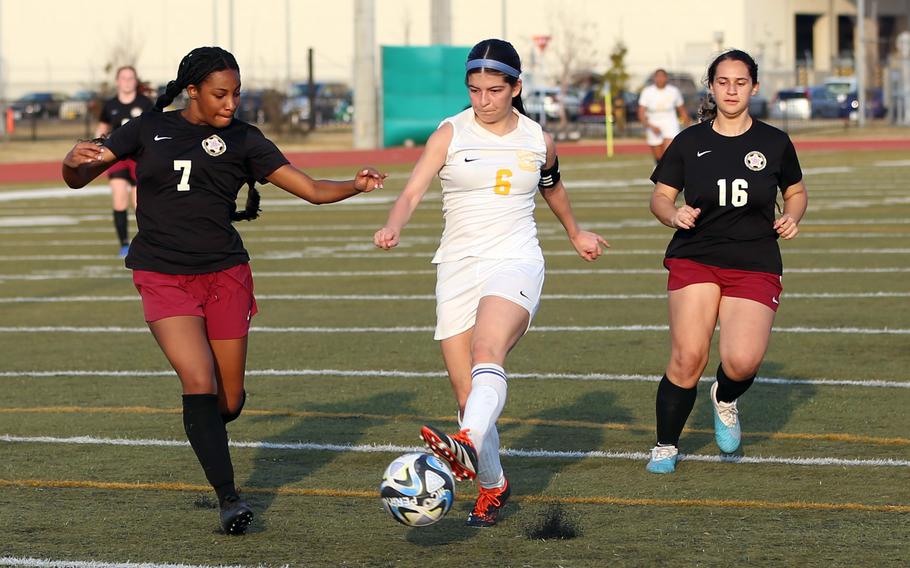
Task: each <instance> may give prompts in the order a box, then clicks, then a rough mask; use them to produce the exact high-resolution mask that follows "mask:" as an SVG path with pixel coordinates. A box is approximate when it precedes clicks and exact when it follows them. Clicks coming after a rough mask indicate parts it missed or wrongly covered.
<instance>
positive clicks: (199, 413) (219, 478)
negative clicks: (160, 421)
mask: <svg viewBox="0 0 910 568" xmlns="http://www.w3.org/2000/svg"><path fill="white" fill-rule="evenodd" d="M183 428H184V430H185V431H186V437H187V439H189V441H190V445H191V446H192V447H193V451H194V452H196V457H197V458H198V459H199V463H200V465H202V470H203V471H204V472H205V477H206V479H208V480H209V483H210V484H211V485H212V487H213V488H214V489H215V493H217V494H218V502H219V504H220V503H223V502H224V500H225V499H226V498H227V497H230V496H236V495H237V489H236V488H235V487H234V466H233V465H232V464H231V453H230V451H229V450H228V439H227V431H226V430H225V429H224V421H223V420H222V418H221V414H220V413H219V412H218V397H217V396H216V395H214V394H185V395H183Z"/></svg>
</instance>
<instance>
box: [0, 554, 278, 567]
mask: <svg viewBox="0 0 910 568" xmlns="http://www.w3.org/2000/svg"><path fill="white" fill-rule="evenodd" d="M0 566H23V567H26V568H264V565H263V564H259V565H257V566H242V565H240V564H167V563H158V562H101V561H98V560H50V559H47V558H22V557H14V556H2V557H0Z"/></svg>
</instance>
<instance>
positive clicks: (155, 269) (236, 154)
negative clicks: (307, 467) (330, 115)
mask: <svg viewBox="0 0 910 568" xmlns="http://www.w3.org/2000/svg"><path fill="white" fill-rule="evenodd" d="M184 89H185V90H186V92H187V95H189V103H188V105H187V107H186V108H185V109H182V110H176V111H170V112H147V113H143V114H142V115H141V116H139V117H137V118H134V119H132V120H130V121H129V122H128V123H127V124H124V125H123V126H122V127H120V128H118V129H117V130H115V131H114V132H113V133H112V134H111V136H110V138H108V139H107V140H105V141H104V143H103V145H102V146H98V145H96V144H94V143H86V142H80V143H79V144H76V146H75V147H73V149H72V150H70V152H69V153H68V154H67V155H66V158H64V160H63V178H64V180H65V181H66V183H67V185H69V186H70V187H73V188H80V187H83V186H84V185H86V184H87V183H89V182H90V181H92V180H93V179H95V177H97V176H98V175H100V174H101V173H102V172H103V171H104V170H105V169H106V168H107V167H108V166H109V165H110V164H112V163H114V162H115V161H117V160H121V159H127V158H134V159H135V160H136V162H137V163H138V165H139V167H138V172H139V186H140V187H141V188H142V198H141V199H140V200H139V208H138V210H137V212H136V215H137V220H138V226H139V230H138V233H137V234H136V237H135V238H134V239H133V242H132V243H131V244H130V249H129V254H128V255H127V257H126V265H127V267H128V268H131V269H133V282H134V284H135V285H136V288H137V289H138V290H139V294H140V296H141V297H142V305H143V311H144V312H145V319H146V321H147V322H148V325H149V328H150V329H151V331H152V334H153V335H154V337H155V339H156V341H157V342H158V345H159V346H160V347H161V350H162V351H163V352H164V354H165V356H166V357H167V359H168V361H169V362H170V363H171V365H172V366H173V368H174V370H175V371H176V372H177V376H178V377H179V378H180V382H181V384H182V386H183V422H184V429H185V431H186V435H187V438H188V439H189V441H190V445H191V446H192V448H193V451H194V452H195V453H196V456H197V458H198V459H199V462H200V464H201V465H202V468H203V470H204V472H205V476H206V478H207V479H208V481H209V483H210V484H211V485H212V487H213V488H214V489H215V492H216V493H217V495H218V500H219V504H220V507H221V526H222V528H223V530H224V532H225V533H227V534H242V533H243V532H245V530H246V528H247V526H248V525H249V523H250V522H251V521H252V518H253V511H252V509H251V508H250V507H249V506H248V505H247V504H246V503H245V502H244V501H242V500H241V499H240V497H239V495H238V492H237V489H236V487H235V485H234V470H233V464H232V463H231V456H230V452H229V450H228V441H227V431H226V429H225V425H226V424H227V423H228V422H230V421H232V420H234V419H236V418H237V417H238V416H239V415H240V411H241V409H242V408H243V404H244V402H245V400H246V391H245V390H244V374H245V370H246V350H247V334H248V332H249V327H250V318H251V317H252V316H253V315H254V314H255V313H256V311H257V307H256V301H255V298H254V297H253V282H252V275H251V273H250V269H249V265H248V262H249V255H248V254H247V252H246V250H245V249H244V247H243V243H242V241H241V239H240V234H239V233H238V232H237V230H236V229H235V228H234V227H233V225H232V224H231V221H232V220H236V219H252V218H255V217H256V214H257V213H258V203H259V200H258V192H257V191H256V189H255V187H254V184H255V182H256V181H260V182H263V181H267V182H271V183H273V184H275V185H277V186H278V187H280V188H282V189H284V190H285V191H287V192H289V193H292V194H294V195H296V196H298V197H300V198H302V199H305V200H307V201H309V202H311V203H331V202H335V201H341V200H342V199H346V198H348V197H351V196H353V195H356V194H358V193H362V192H368V191H372V190H373V189H376V188H381V187H382V183H383V180H384V179H385V175H383V174H380V173H379V172H378V171H376V170H375V169H372V168H363V169H361V170H359V171H358V172H357V175H356V176H355V178H354V179H353V180H348V181H329V180H314V179H312V178H310V177H309V176H307V175H306V174H305V173H303V172H301V171H300V170H298V169H296V168H294V167H293V166H291V165H290V164H289V162H288V160H287V158H285V157H284V155H283V154H282V153H281V152H280V151H279V150H278V148H276V147H275V145H274V144H273V143H272V142H271V141H270V140H268V139H267V138H265V137H264V136H263V135H262V133H261V132H260V131H259V130H258V129H257V128H256V127H254V126H252V125H249V124H247V123H245V122H242V121H240V120H235V119H234V112H235V111H236V110H237V104H238V102H239V98H240V68H239V66H238V65H237V61H236V60H235V59H234V56H233V55H231V54H230V53H228V52H227V51H225V50H223V49H220V48H217V47H201V48H197V49H194V50H193V51H191V52H190V53H189V54H188V55H187V56H186V57H184V58H183V60H182V61H181V62H180V67H179V69H178V72H177V78H176V80H174V81H171V82H170V83H168V86H167V90H166V91H165V93H164V94H163V95H161V96H160V97H159V98H158V101H157V102H156V104H155V110H156V111H161V109H163V108H164V107H166V106H168V105H169V104H170V103H171V102H172V101H173V100H174V98H175V97H176V96H177V95H178V94H180V92H181V91H182V90H184ZM245 183H248V184H249V186H250V190H249V191H250V195H249V198H248V200H247V209H246V211H243V212H238V211H235V205H234V204H235V201H236V198H237V194H238V192H239V190H240V188H241V187H242V186H243V185H244V184H245Z"/></svg>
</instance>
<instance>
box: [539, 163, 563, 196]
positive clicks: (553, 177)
mask: <svg viewBox="0 0 910 568" xmlns="http://www.w3.org/2000/svg"><path fill="white" fill-rule="evenodd" d="M557 183H559V156H556V159H555V160H553V165H552V166H550V167H549V168H543V169H541V170H540V182H539V183H538V184H537V186H538V187H540V188H542V189H550V188H551V187H554V186H555V185H556V184H557Z"/></svg>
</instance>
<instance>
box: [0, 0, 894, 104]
mask: <svg viewBox="0 0 910 568" xmlns="http://www.w3.org/2000/svg"><path fill="white" fill-rule="evenodd" d="M434 2H438V3H439V4H440V5H446V4H449V5H450V6H451V28H450V30H451V31H450V37H451V42H452V43H453V44H461V45H471V44H473V43H475V42H477V41H479V40H481V39H484V38H487V37H503V36H504V37H505V38H506V39H508V40H509V41H511V42H512V43H513V44H514V45H515V46H516V48H518V50H519V52H520V53H521V54H522V57H523V58H524V60H525V68H526V69H527V70H531V67H532V65H533V64H537V68H536V69H537V73H536V78H535V79H536V80H537V81H538V82H549V83H555V81H556V77H555V76H556V75H557V74H558V73H557V72H558V71H559V70H560V69H562V68H564V67H566V66H567V65H569V66H575V67H582V66H590V67H591V68H592V69H593V70H594V71H598V72H602V71H604V70H606V68H607V66H608V58H607V55H608V54H609V52H610V50H611V49H612V48H613V46H614V45H615V44H616V42H617V41H622V42H624V43H625V44H626V46H627V47H628V50H629V51H628V55H627V58H626V63H627V69H628V71H629V72H630V73H631V75H632V80H631V85H632V86H633V87H637V86H638V85H640V84H641V82H642V81H643V80H644V78H645V77H646V76H647V75H649V74H650V73H651V72H652V71H653V70H654V69H655V68H656V67H664V68H666V69H668V70H671V71H682V72H688V73H690V74H692V75H693V77H694V78H695V79H696V80H701V79H702V78H703V75H704V72H705V67H706V65H707V63H708V62H709V61H710V58H711V57H712V54H714V53H716V52H717V51H718V50H720V49H722V48H726V47H738V48H741V49H744V50H746V51H748V52H750V53H751V54H753V56H755V58H756V59H757V60H758V62H759V66H760V73H761V77H760V78H761V79H762V82H763V83H764V90H765V92H766V93H768V94H769V95H770V94H773V92H774V91H775V90H776V89H777V88H779V87H782V86H792V85H794V84H797V83H801V82H807V81H815V80H817V79H819V78H820V77H822V76H826V75H828V74H832V73H835V72H838V71H840V72H848V71H849V69H852V66H853V63H852V54H853V53H854V51H855V43H856V38H855V34H854V29H855V26H854V23H855V17H856V2H855V1H851V0H723V1H722V0H649V1H639V2H630V1H625V0H601V1H598V0H445V1H441V0H375V14H376V40H377V43H378V44H380V45H407V44H410V45H424V44H427V43H428V42H429V41H430V34H431V26H430V13H431V7H432V6H433V4H434ZM866 6H867V12H868V13H867V15H866V16H867V17H866V20H865V21H866V36H867V38H868V40H869V41H867V54H868V55H867V56H868V58H869V65H867V68H869V69H870V70H872V71H871V72H870V79H871V80H872V81H873V82H874V81H875V79H876V77H875V69H876V64H877V62H878V61H879V60H880V59H883V58H884V57H885V56H887V55H888V53H889V52H891V51H893V49H894V38H895V37H896V35H897V33H899V32H900V31H903V30H906V29H908V26H910V22H908V15H910V0H866ZM353 12H354V0H334V1H330V2H327V1H325V0H198V1H195V2H186V1H184V0H153V1H139V0H119V1H118V2H108V3H100V4H99V3H88V2H73V1H72V0H0V89H2V92H0V96H3V95H5V96H6V97H10V98H12V97H16V96H18V95H21V94H22V93H24V92H26V91H35V90H54V91H63V92H73V91H75V90H78V89H83V88H90V87H96V86H97V85H98V84H99V83H101V82H102V81H106V80H107V81H110V79H111V77H110V75H111V74H112V73H111V71H110V69H109V67H110V66H111V65H113V66H116V65H117V64H120V63H123V62H124V61H125V60H133V59H134V60H135V64H136V66H137V68H138V69H139V72H140V75H141V76H142V77H143V78H144V79H145V80H148V81H149V82H150V83H152V84H161V83H164V82H166V81H168V80H170V79H172V78H173V77H174V75H175V74H176V68H177V64H178V62H179V61H180V58H181V57H182V56H183V55H184V54H185V53H186V52H187V51H189V50H190V49H192V48H193V47H196V46H199V45H211V44H218V45H222V46H224V47H226V48H228V49H230V50H232V51H233V52H234V53H235V55H236V57H237V59H238V61H239V63H240V66H241V69H242V71H243V79H244V84H245V85H248V86H259V87H267V86H272V87H277V88H283V87H284V86H286V84H287V81H288V80H289V79H291V80H303V79H304V78H305V76H306V59H307V56H306V51H307V48H309V47H312V48H313V49H314V53H315V73H316V78H317V80H342V81H345V82H349V83H350V82H352V79H353V54H354V13H353ZM542 35H549V36H551V39H550V41H549V44H548V45H547V47H546V49H545V50H544V52H543V58H542V59H541V58H540V52H539V51H538V50H537V48H536V47H535V42H534V37H535V36H542ZM560 57H562V58H563V59H574V63H572V64H564V63H561V62H560Z"/></svg>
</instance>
